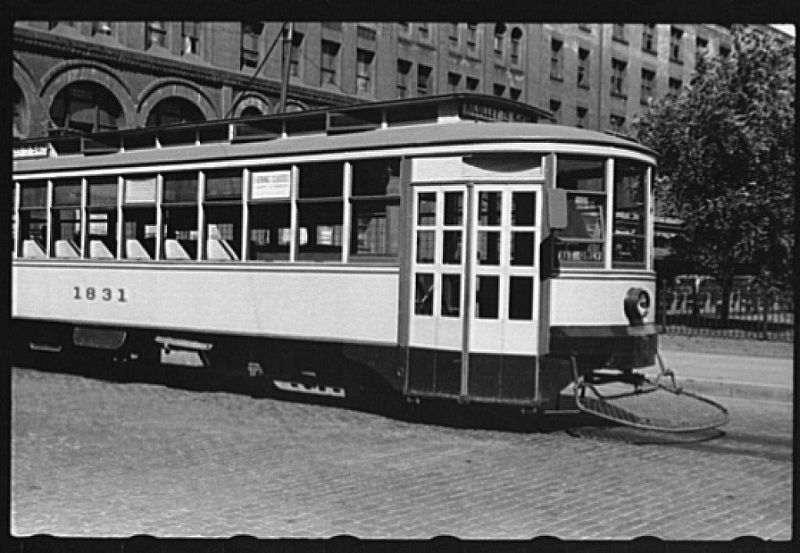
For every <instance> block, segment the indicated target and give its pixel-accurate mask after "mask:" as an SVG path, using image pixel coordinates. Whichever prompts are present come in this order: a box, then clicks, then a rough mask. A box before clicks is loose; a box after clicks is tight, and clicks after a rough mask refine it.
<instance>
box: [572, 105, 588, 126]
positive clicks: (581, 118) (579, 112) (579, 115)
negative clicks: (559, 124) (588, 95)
mask: <svg viewBox="0 0 800 553" xmlns="http://www.w3.org/2000/svg"><path fill="white" fill-rule="evenodd" d="M588 123H589V109H588V108H585V107H582V106H578V107H577V108H575V126H576V127H580V128H585V127H586V125H588Z"/></svg>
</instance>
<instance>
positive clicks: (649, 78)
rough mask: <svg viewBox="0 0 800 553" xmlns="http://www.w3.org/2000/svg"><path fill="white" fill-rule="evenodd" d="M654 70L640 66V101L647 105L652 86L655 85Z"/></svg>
mask: <svg viewBox="0 0 800 553" xmlns="http://www.w3.org/2000/svg"><path fill="white" fill-rule="evenodd" d="M655 81H656V72H655V71H651V70H649V69H645V68H642V90H641V100H640V101H641V103H642V104H644V105H647V104H648V103H649V102H650V99H651V98H652V97H653V87H654V86H655Z"/></svg>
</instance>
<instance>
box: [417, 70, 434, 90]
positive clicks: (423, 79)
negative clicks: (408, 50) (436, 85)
mask: <svg viewBox="0 0 800 553" xmlns="http://www.w3.org/2000/svg"><path fill="white" fill-rule="evenodd" d="M431 71H432V69H431V68H430V67H428V66H427V65H422V64H420V65H418V66H417V94H418V95H420V96H424V95H426V94H430V93H431V92H432V90H431Z"/></svg>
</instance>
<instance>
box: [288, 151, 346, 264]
mask: <svg viewBox="0 0 800 553" xmlns="http://www.w3.org/2000/svg"><path fill="white" fill-rule="evenodd" d="M299 173H300V174H299V183H298V186H299V188H298V197H297V221H298V237H297V240H298V242H297V244H298V250H297V258H298V259H301V260H303V259H305V260H313V261H341V259H342V240H343V237H342V231H343V225H342V221H343V217H344V199H343V194H342V190H343V174H344V173H343V164H342V163H340V162H326V163H309V164H305V165H301V166H300V171H299Z"/></svg>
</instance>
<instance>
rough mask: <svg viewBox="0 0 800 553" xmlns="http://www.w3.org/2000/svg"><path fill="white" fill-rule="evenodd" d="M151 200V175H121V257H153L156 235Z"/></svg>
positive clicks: (153, 187) (153, 185)
mask: <svg viewBox="0 0 800 553" xmlns="http://www.w3.org/2000/svg"><path fill="white" fill-rule="evenodd" d="M155 202H156V177H155V175H149V176H144V177H133V178H126V179H125V189H124V207H123V211H122V219H123V225H122V229H123V236H122V237H123V241H122V247H123V251H122V257H123V258H124V259H155V257H156V239H157V237H158V227H156V211H155Z"/></svg>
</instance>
